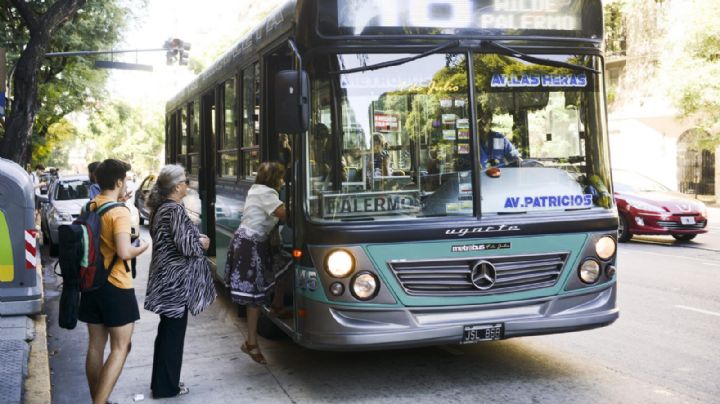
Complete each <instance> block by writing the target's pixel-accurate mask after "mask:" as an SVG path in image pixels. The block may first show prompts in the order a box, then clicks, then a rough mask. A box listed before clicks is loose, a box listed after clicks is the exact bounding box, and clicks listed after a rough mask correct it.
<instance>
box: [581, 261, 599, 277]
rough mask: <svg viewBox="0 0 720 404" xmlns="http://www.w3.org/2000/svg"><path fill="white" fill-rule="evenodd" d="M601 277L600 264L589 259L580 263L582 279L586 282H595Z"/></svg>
mask: <svg viewBox="0 0 720 404" xmlns="http://www.w3.org/2000/svg"><path fill="white" fill-rule="evenodd" d="M599 277H600V264H598V262H597V261H595V260H592V259H589V260H585V261H584V262H583V263H582V265H580V279H581V280H582V281H583V282H585V283H595V282H597V280H598V278H599Z"/></svg>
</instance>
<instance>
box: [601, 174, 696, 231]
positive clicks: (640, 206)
mask: <svg viewBox="0 0 720 404" xmlns="http://www.w3.org/2000/svg"><path fill="white" fill-rule="evenodd" d="M613 183H614V194H615V201H616V203H617V207H618V214H619V221H620V223H619V227H618V240H619V241H620V242H625V241H628V240H630V238H632V236H633V235H636V234H646V235H669V236H673V237H674V238H675V239H676V240H679V241H690V240H692V239H694V238H695V237H696V236H697V235H698V234H701V233H706V232H707V230H706V227H707V208H706V207H705V204H703V203H702V202H700V201H697V200H695V199H692V198H689V197H687V196H685V195H683V194H681V193H678V192H675V191H672V190H671V189H669V188H667V187H666V186H664V185H662V184H660V183H659V182H657V181H655V180H652V179H650V178H648V177H646V176H644V175H641V174H638V173H635V172H632V171H626V170H613Z"/></svg>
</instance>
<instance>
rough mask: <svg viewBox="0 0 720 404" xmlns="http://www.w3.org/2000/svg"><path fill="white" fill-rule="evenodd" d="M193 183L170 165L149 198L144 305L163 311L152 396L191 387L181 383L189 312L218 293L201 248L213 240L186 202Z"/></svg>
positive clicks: (197, 311) (199, 309)
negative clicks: (149, 245) (149, 249)
mask: <svg viewBox="0 0 720 404" xmlns="http://www.w3.org/2000/svg"><path fill="white" fill-rule="evenodd" d="M189 183H190V181H189V180H188V179H187V176H186V174H185V169H184V168H183V167H182V166H179V165H166V166H165V167H163V168H162V170H160V174H158V178H157V181H156V182H155V185H153V188H152V191H151V192H150V196H149V198H148V201H147V206H148V208H149V209H150V211H151V215H150V234H151V236H152V241H153V248H152V260H151V262H150V274H149V277H148V285H147V293H146V296H145V309H146V310H150V311H152V312H154V313H157V314H159V315H160V324H159V325H158V332H157V336H156V337H155V353H154V355H153V368H152V380H151V382H150V389H151V390H152V394H153V398H163V397H174V396H177V395H183V394H187V393H189V392H190V389H188V388H187V387H186V386H185V385H184V384H183V383H180V370H181V368H182V358H183V347H184V343H185V330H186V328H187V320H188V311H189V312H190V313H191V314H192V315H197V314H200V312H202V311H203V310H205V309H206V308H207V307H208V306H209V305H210V304H211V303H212V302H213V301H214V300H215V296H216V293H215V285H214V284H213V279H212V274H211V273H210V266H209V265H208V262H207V259H206V258H205V255H204V253H203V252H204V250H207V249H208V247H209V246H210V239H209V238H208V237H207V236H206V235H204V234H200V232H199V231H198V229H197V227H196V226H195V225H194V224H193V223H192V221H191V220H190V217H189V216H188V215H187V213H186V212H185V207H184V206H183V204H182V199H183V197H185V195H187V192H188V185H189Z"/></svg>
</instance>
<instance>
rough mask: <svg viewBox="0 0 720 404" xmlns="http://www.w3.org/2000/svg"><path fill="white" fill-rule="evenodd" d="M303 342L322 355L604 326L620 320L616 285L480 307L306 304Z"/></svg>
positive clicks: (303, 300) (303, 303)
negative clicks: (493, 333)
mask: <svg viewBox="0 0 720 404" xmlns="http://www.w3.org/2000/svg"><path fill="white" fill-rule="evenodd" d="M302 305H303V306H304V308H305V313H306V316H305V318H304V319H302V321H301V326H300V333H299V334H298V335H297V340H298V342H299V343H300V344H301V345H303V346H306V347H308V348H312V349H319V350H331V351H332V350H336V351H351V350H373V349H391V348H408V347H417V346H427V345H438V344H457V343H460V342H461V341H462V337H463V331H464V328H465V326H470V325H482V324H502V326H503V334H502V339H507V338H513V337H522V336H530V335H542V334H554V333H563V332H572V331H580V330H587V329H592V328H598V327H603V326H606V325H609V324H611V323H613V322H614V321H615V320H617V318H618V316H619V311H618V308H617V306H616V288H615V283H614V282H613V283H612V284H609V285H608V286H607V287H605V288H603V289H600V290H598V289H593V290H592V291H590V292H585V293H573V294H571V295H562V296H552V297H546V298H540V299H532V300H524V301H514V302H506V303H497V304H487V305H478V306H451V307H448V306H444V307H407V308H390V309H388V308H372V309H370V308H362V307H360V308H355V307H351V306H339V305H338V306H332V305H327V304H324V303H321V302H317V301H314V300H309V299H302Z"/></svg>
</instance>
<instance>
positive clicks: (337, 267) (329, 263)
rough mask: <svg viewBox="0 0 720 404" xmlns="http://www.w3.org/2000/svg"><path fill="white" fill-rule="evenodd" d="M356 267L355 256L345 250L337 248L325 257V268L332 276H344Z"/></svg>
mask: <svg viewBox="0 0 720 404" xmlns="http://www.w3.org/2000/svg"><path fill="white" fill-rule="evenodd" d="M354 269H355V258H354V257H353V256H352V254H350V253H349V252H347V251H345V250H335V251H333V252H331V253H330V254H328V255H327V257H326V258H325V270H326V271H327V273H329V274H330V276H332V277H335V278H344V277H346V276H348V275H350V274H351V273H352V271H353V270H354Z"/></svg>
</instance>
